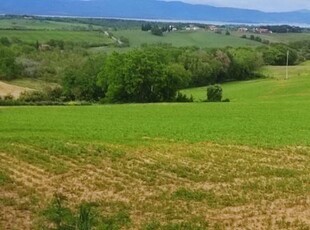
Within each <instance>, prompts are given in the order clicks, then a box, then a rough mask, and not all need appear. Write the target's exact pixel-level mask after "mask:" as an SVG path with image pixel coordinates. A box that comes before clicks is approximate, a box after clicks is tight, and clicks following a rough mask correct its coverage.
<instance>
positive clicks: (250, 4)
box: [167, 0, 310, 12]
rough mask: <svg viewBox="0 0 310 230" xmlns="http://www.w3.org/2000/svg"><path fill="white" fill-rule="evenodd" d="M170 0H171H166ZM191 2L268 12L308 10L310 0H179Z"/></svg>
mask: <svg viewBox="0 0 310 230" xmlns="http://www.w3.org/2000/svg"><path fill="white" fill-rule="evenodd" d="M167 1H172V0H167ZM180 1H182V2H187V3H192V4H208V5H213V6H223V7H225V6H226V7H235V8H246V9H256V10H262V11H269V12H281V11H293V10H301V9H309V10H310V0H180Z"/></svg>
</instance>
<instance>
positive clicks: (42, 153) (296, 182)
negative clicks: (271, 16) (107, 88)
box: [0, 63, 310, 229]
mask: <svg viewBox="0 0 310 230" xmlns="http://www.w3.org/2000/svg"><path fill="white" fill-rule="evenodd" d="M309 67H310V65H309V63H305V64H303V65H300V66H295V67H290V70H289V73H290V75H289V76H290V77H289V79H288V80H285V79H283V78H284V76H285V75H284V74H283V73H285V67H265V68H264V69H263V70H262V71H263V72H264V73H265V74H266V75H268V76H269V78H266V79H260V80H253V81H247V82H234V83H228V84H224V85H223V88H224V93H225V97H228V98H230V99H231V102H230V103H188V104H182V103H180V104H168V103H164V104H130V105H104V106H85V107H75V106H72V107H68V106H67V107H2V108H0V124H1V126H0V156H1V157H0V185H1V186H0V194H1V195H0V216H1V218H0V227H1V226H2V227H3V228H4V229H33V228H34V226H35V225H36V224H37V223H38V222H39V220H40V212H39V211H38V210H43V209H44V208H45V207H46V205H47V203H48V202H49V201H50V199H51V197H52V196H53V194H54V193H55V192H61V193H62V194H63V195H65V196H66V197H67V198H68V202H69V203H70V205H71V206H72V207H75V205H77V204H79V203H80V202H82V201H91V202H95V203H96V204H97V207H98V211H99V213H101V214H102V215H104V216H106V217H107V218H108V217H109V218H110V219H109V220H110V222H111V221H112V222H113V223H114V224H115V226H117V227H115V229H309V227H310V221H309V220H310V212H309V210H310V202H309V201H310V167H309V165H310V138H309V137H310V109H309V108H310V107H309V104H310V97H309V96H310V87H309V86H310V75H309ZM184 92H186V93H188V94H193V95H194V96H195V97H196V98H197V99H199V98H203V97H204V94H205V89H204V88H199V89H189V90H185V91H184ZM124 212H125V213H127V215H125V217H124V215H120V214H119V213H124ZM115 216H118V218H113V217H115ZM122 218H123V219H122ZM13 220H14V221H13ZM108 229H109V228H108Z"/></svg>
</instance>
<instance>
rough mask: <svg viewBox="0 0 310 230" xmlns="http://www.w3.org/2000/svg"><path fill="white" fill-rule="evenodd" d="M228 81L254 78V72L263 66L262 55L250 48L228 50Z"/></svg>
mask: <svg viewBox="0 0 310 230" xmlns="http://www.w3.org/2000/svg"><path fill="white" fill-rule="evenodd" d="M229 54H230V56H231V64H230V66H229V70H228V74H229V76H230V79H234V80H246V79H250V78H253V77H255V74H254V72H255V71H256V70H257V69H258V68H260V67H261V66H263V65H264V60H263V57H262V54H261V53H260V52H258V51H256V50H253V49H251V48H237V49H230V50H229Z"/></svg>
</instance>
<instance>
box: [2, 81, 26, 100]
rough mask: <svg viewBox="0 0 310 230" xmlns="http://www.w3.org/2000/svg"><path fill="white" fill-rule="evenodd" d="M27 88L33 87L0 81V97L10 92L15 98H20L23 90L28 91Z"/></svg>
mask: <svg viewBox="0 0 310 230" xmlns="http://www.w3.org/2000/svg"><path fill="white" fill-rule="evenodd" d="M27 90H31V89H29V88H25V87H20V86H16V85H11V84H8V83H4V82H2V81H0V97H3V96H6V95H9V94H10V95H12V96H13V97H14V98H18V97H19V95H20V94H21V93H22V92H24V91H27Z"/></svg>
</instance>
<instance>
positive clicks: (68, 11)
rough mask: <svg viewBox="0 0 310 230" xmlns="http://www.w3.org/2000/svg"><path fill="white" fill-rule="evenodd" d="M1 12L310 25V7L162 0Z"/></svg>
mask: <svg viewBox="0 0 310 230" xmlns="http://www.w3.org/2000/svg"><path fill="white" fill-rule="evenodd" d="M0 14H27V15H54V16H80V17H112V18H135V19H138V18H139V19H162V20H165V19H166V20H187V21H218V22H225V23H249V24H251V23H266V24H271V23H272V24H309V25H310V11H308V10H301V11H293V12H285V13H266V12H262V11H257V10H246V9H237V8H228V7H214V6H209V5H192V4H187V3H183V2H178V1H174V2H165V1H159V0H0Z"/></svg>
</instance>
